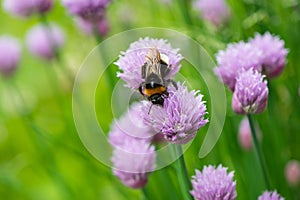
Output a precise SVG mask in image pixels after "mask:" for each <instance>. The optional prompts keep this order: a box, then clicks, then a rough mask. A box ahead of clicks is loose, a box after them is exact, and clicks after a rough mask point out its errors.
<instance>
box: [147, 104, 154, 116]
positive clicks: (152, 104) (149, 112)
mask: <svg viewBox="0 0 300 200" xmlns="http://www.w3.org/2000/svg"><path fill="white" fill-rule="evenodd" d="M152 106H153V104H151V106H150V108H149V111H148V115H149V114H150V111H151V108H152Z"/></svg>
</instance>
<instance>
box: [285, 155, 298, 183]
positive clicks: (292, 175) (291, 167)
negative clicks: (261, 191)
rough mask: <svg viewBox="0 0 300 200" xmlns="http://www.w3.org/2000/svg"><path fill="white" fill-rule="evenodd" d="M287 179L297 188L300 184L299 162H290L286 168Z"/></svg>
mask: <svg viewBox="0 0 300 200" xmlns="http://www.w3.org/2000/svg"><path fill="white" fill-rule="evenodd" d="M285 178H286V180H287V182H288V183H289V184H290V185H292V186H296V185H298V184H299V182H300V162H299V161H298V160H290V161H289V162H288V163H287V164H286V166H285Z"/></svg>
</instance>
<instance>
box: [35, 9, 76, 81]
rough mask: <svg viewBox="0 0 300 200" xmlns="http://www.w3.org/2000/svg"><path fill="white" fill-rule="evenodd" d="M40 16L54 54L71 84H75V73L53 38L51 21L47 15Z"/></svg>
mask: <svg viewBox="0 0 300 200" xmlns="http://www.w3.org/2000/svg"><path fill="white" fill-rule="evenodd" d="M39 17H40V21H41V23H42V24H43V25H44V26H45V27H46V28H47V33H46V34H47V37H48V40H49V41H50V44H51V45H52V46H51V49H52V50H53V52H54V56H55V58H56V61H57V63H58V64H59V65H60V67H61V69H62V71H63V72H64V73H65V74H66V76H67V78H68V79H69V82H70V84H73V81H74V75H73V73H72V72H71V71H70V69H69V68H68V67H66V65H65V62H64V60H63V58H62V56H61V51H60V49H59V48H57V46H56V42H55V40H54V38H53V35H52V29H51V26H50V23H49V21H48V19H47V17H46V15H44V14H40V15H39Z"/></svg>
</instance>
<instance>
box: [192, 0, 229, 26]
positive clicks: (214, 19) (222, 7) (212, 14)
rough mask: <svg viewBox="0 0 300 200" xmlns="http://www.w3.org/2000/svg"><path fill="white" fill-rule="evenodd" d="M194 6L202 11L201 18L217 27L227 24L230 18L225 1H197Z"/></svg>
mask: <svg viewBox="0 0 300 200" xmlns="http://www.w3.org/2000/svg"><path fill="white" fill-rule="evenodd" d="M194 5H195V7H196V8H197V9H198V10H199V11H200V13H201V16H202V17H203V18H204V19H205V20H207V21H209V22H211V23H212V24H214V25H215V26H219V25H221V24H222V23H224V22H226V21H227V20H228V18H229V16H230V10H229V8H228V6H227V4H226V1H225V0H196V1H195V3H194Z"/></svg>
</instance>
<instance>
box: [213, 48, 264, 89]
mask: <svg viewBox="0 0 300 200" xmlns="http://www.w3.org/2000/svg"><path fill="white" fill-rule="evenodd" d="M262 56H263V54H262V51H261V50H260V49H259V48H258V47H256V46H254V45H252V44H250V43H245V42H239V43H234V44H229V45H228V46H227V48H226V50H221V51H219V52H218V53H217V55H216V57H217V65H218V67H217V68H215V73H216V74H217V75H218V76H219V77H220V79H221V80H222V81H223V83H224V84H225V85H227V86H228V87H229V89H231V91H234V89H235V82H236V78H237V76H238V74H239V73H240V72H241V71H242V70H243V69H245V70H248V69H250V68H254V69H255V70H257V71H259V72H260V71H261V65H262V63H261V62H262Z"/></svg>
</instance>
